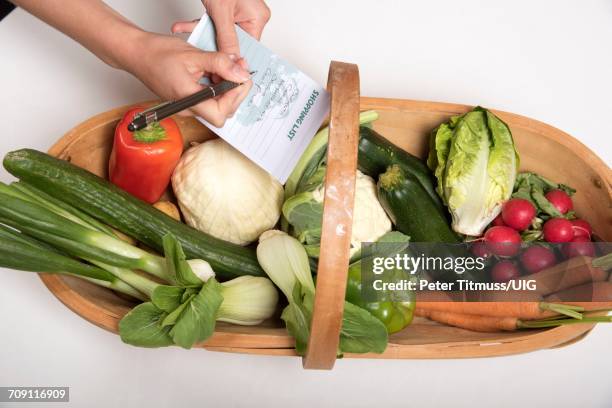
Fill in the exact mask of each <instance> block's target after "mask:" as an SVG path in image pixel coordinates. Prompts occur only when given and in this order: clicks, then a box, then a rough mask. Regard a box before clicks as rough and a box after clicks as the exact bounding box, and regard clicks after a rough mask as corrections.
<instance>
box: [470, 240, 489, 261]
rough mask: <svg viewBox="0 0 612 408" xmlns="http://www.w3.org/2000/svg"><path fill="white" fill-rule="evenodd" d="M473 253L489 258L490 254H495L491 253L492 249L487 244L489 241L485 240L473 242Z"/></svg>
mask: <svg viewBox="0 0 612 408" xmlns="http://www.w3.org/2000/svg"><path fill="white" fill-rule="evenodd" d="M472 253H473V254H474V255H475V256H477V257H480V258H489V257H490V256H492V255H493V254H492V253H491V250H489V247H488V246H487V243H486V242H484V241H476V242H474V243H473V244H472Z"/></svg>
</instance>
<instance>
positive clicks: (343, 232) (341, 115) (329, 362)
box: [302, 61, 359, 370]
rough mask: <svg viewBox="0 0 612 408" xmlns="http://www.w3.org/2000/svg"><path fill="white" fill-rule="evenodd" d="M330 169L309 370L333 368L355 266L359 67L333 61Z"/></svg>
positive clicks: (305, 361)
mask: <svg viewBox="0 0 612 408" xmlns="http://www.w3.org/2000/svg"><path fill="white" fill-rule="evenodd" d="M327 89H328V91H329V93H330V98H331V108H330V119H329V142H328V145H327V170H326V175H325V195H324V201H323V224H322V229H321V254H320V256H319V267H318V272H317V287H316V295H315V299H314V309H313V315H312V322H311V324H310V340H309V342H308V349H307V351H306V355H305V356H304V359H303V361H302V362H303V365H304V368H308V369H326V370H330V369H332V368H333V366H334V362H335V361H336V354H337V351H338V343H339V340H340V329H341V327H342V315H343V312H344V297H345V291H346V279H347V274H348V265H349V257H350V256H349V250H350V244H351V229H352V226H353V205H354V203H355V173H356V170H357V145H358V142H359V70H358V68H357V65H353V64H346V63H343V62H336V61H332V62H331V65H330V67H329V74H328V77H327Z"/></svg>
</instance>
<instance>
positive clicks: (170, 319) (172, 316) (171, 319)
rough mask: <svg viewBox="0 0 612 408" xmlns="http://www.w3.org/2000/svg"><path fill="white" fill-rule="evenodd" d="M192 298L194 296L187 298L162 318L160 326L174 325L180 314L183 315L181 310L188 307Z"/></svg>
mask: <svg viewBox="0 0 612 408" xmlns="http://www.w3.org/2000/svg"><path fill="white" fill-rule="evenodd" d="M194 297H195V295H194V294H193V295H190V296H188V297H187V298H186V299H184V300H183V302H182V303H180V304H179V305H178V306H177V307H176V308H175V309H174V310H172V311H171V312H169V313H168V315H167V316H166V317H164V319H163V320H162V322H161V326H162V327H166V326H173V325H174V324H176V321H177V320H178V318H179V317H180V316H181V313H183V310H185V308H186V307H187V306H188V305H189V303H190V302H191V300H192V299H193V298H194Z"/></svg>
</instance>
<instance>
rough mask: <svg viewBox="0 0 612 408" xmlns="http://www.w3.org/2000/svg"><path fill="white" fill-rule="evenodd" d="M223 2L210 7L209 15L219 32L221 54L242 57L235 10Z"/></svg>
mask: <svg viewBox="0 0 612 408" xmlns="http://www.w3.org/2000/svg"><path fill="white" fill-rule="evenodd" d="M219 3H221V2H214V3H212V4H211V5H210V7H209V9H208V13H209V14H210V17H211V18H212V20H213V21H214V22H215V31H216V32H217V48H218V50H219V51H221V52H225V53H228V54H235V55H240V45H239V44H238V36H237V35H236V28H235V27H234V10H233V9H232V8H230V7H226V6H224V5H218V4H219Z"/></svg>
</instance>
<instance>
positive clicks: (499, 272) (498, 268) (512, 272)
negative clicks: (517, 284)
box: [491, 261, 521, 282]
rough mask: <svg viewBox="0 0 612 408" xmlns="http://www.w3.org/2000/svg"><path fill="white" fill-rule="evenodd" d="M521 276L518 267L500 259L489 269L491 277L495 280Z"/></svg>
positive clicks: (507, 279)
mask: <svg viewBox="0 0 612 408" xmlns="http://www.w3.org/2000/svg"><path fill="white" fill-rule="evenodd" d="M519 276H521V273H520V272H519V268H518V267H517V266H516V265H515V264H514V262H510V261H501V262H498V263H496V264H495V266H494V267H493V269H491V278H492V279H493V281H495V282H508V281H510V280H512V279H516V278H518V277H519Z"/></svg>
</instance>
